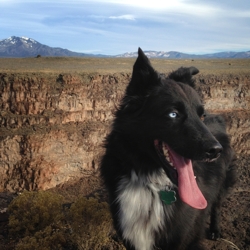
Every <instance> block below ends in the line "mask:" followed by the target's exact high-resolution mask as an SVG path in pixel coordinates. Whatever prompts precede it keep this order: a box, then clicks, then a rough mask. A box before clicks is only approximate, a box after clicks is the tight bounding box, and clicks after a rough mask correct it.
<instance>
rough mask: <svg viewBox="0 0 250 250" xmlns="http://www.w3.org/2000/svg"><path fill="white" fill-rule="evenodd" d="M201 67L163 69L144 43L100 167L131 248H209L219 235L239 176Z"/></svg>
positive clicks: (116, 222)
mask: <svg viewBox="0 0 250 250" xmlns="http://www.w3.org/2000/svg"><path fill="white" fill-rule="evenodd" d="M198 72H199V70H198V69H196V68H195V67H190V68H184V67H182V68H179V69H178V70H176V71H174V72H172V73H171V74H170V75H168V76H167V77H166V76H163V75H162V74H158V73H157V72H156V71H155V70H154V68H153V67H152V65H151V64H150V61H149V59H148V58H147V57H146V55H145V54H144V53H143V51H142V50H141V49H140V48H139V50H138V58H137V60H136V62H135V64H134V67H133V73H132V78H131V81H130V83H129V85H128V86H127V89H126V92H125V95H124V97H123V99H122V101H121V104H120V106H119V108H118V109H117V111H116V113H115V119H114V122H113V126H112V131H111V133H110V134H109V135H108V136H107V138H106V143H105V148H106V153H105V155H104V157H103V159H102V163H101V175H102V178H103V180H104V184H105V186H106V188H107V190H108V192H109V198H110V209H111V213H112V216H113V221H114V226H115V229H116V231H117V233H118V235H119V236H120V237H121V239H122V240H123V243H124V246H125V247H126V249H129V250H153V249H162V250H165V249H171V250H180V249H193V250H199V249H205V248H204V246H203V245H202V239H203V238H204V237H205V231H206V222H207V218H208V216H209V215H211V219H210V221H211V223H210V237H211V238H212V239H217V238H219V237H220V228H219V218H220V205H221V202H222V198H224V197H225V194H226V191H227V189H228V188H229V187H231V186H233V184H234V182H235V168H234V165H233V163H232V159H233V150H232V148H231V147H230V140H229V137H228V135H227V133H226V129H225V123H224V120H223V119H222V117H220V116H215V115H208V114H206V113H205V110H204V105H203V104H202V101H201V99H200V97H199V95H198V94H197V92H196V91H195V89H194V87H195V84H194V80H193V79H192V76H193V75H195V74H197V73H198Z"/></svg>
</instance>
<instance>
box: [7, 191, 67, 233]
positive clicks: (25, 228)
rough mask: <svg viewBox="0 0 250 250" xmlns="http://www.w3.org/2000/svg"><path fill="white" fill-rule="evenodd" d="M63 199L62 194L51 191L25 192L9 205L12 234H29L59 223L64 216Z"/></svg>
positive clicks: (10, 230)
mask: <svg viewBox="0 0 250 250" xmlns="http://www.w3.org/2000/svg"><path fill="white" fill-rule="evenodd" d="M62 200H63V197H62V196H60V195H57V194H54V193H50V192H44V191H39V192H28V191H25V192H23V193H22V194H21V195H20V196H19V197H17V198H16V199H14V200H13V201H12V202H11V204H10V205H9V207H8V211H9V214H10V216H9V232H10V234H11V235H12V236H18V237H22V236H29V235H33V234H34V233H35V232H38V231H40V230H43V229H45V228H46V227H47V226H49V225H51V224H52V223H57V222H58V221H60V220H61V219H62V217H63V213H62V209H61V207H62Z"/></svg>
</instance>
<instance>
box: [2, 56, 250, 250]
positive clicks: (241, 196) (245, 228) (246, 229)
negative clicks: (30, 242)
mask: <svg viewBox="0 0 250 250" xmlns="http://www.w3.org/2000/svg"><path fill="white" fill-rule="evenodd" d="M133 63H134V59H113V58H106V59H93V58H90V59H79V58H74V59H73V58H36V59H35V58H27V59H0V70H1V71H2V72H9V73H15V72H34V73H36V72H40V73H41V72H53V73H54V72H98V73H100V74H102V73H109V72H110V73H114V72H117V71H119V72H131V69H132V65H133ZM152 64H153V66H155V68H156V69H157V70H158V71H160V72H169V71H170V70H173V69H176V68H177V67H179V66H182V65H183V64H185V66H188V65H194V66H197V65H199V67H198V68H199V69H200V71H201V72H203V74H206V73H211V74H213V75H217V74H223V75H224V74H225V75H230V74H234V73H237V74H239V75H240V74H246V73H248V74H249V72H250V60H233V59H232V60H195V61H193V60H156V59H154V60H152ZM114 65H115V66H114ZM249 88H250V86H249ZM249 129H250V128H249ZM249 165H250V155H246V154H242V155H241V154H238V155H237V159H236V166H237V174H238V181H237V184H236V186H235V187H234V188H233V189H232V190H231V192H230V194H229V195H228V197H225V202H224V203H223V208H222V218H221V229H222V238H221V240H218V241H211V240H204V245H205V246H206V248H207V250H212V249H216V250H230V249H240V250H250V178H249V177H250V168H249ZM52 191H53V192H56V193H59V194H61V195H63V196H64V197H65V200H67V201H68V202H72V201H74V200H75V199H76V198H77V197H79V195H83V196H89V195H91V194H93V193H98V195H99V197H100V199H101V200H104V201H106V200H107V194H106V192H105V190H104V188H103V186H102V184H101V181H100V178H99V177H98V172H97V173H89V175H87V176H85V177H82V178H81V179H78V180H72V181H71V182H68V183H64V184H62V185H59V186H58V187H56V188H54V189H52ZM15 196H16V194H11V193H7V192H2V193H0V249H3V250H5V249H6V250H12V249H15V247H14V245H11V244H8V226H7V224H8V216H7V213H6V210H5V209H6V207H7V205H8V204H9V203H10V201H11V200H12V199H13V197H15ZM112 244H113V243H110V248H109V249H110V250H112V249H114V250H115V249H117V250H119V249H123V247H122V245H119V244H120V243H119V242H118V243H117V244H118V245H116V246H114V245H112Z"/></svg>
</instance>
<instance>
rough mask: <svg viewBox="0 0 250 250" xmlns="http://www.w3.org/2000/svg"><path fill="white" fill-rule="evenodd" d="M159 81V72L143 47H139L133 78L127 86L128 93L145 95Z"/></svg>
mask: <svg viewBox="0 0 250 250" xmlns="http://www.w3.org/2000/svg"><path fill="white" fill-rule="evenodd" d="M158 83H159V76H158V73H157V72H156V71H155V70H154V68H153V67H152V65H151V63H150V61H149V59H148V58H147V56H146V55H145V54H144V52H143V51H142V49H141V48H139V49H138V57H137V60H136V62H135V64H134V67H133V73H132V78H131V81H130V83H129V86H128V88H127V95H130V96H145V95H146V94H147V93H148V92H149V91H150V90H151V89H152V88H153V87H154V86H156V85H157V84H158Z"/></svg>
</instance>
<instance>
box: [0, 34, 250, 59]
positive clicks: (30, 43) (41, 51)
mask: <svg viewBox="0 0 250 250" xmlns="http://www.w3.org/2000/svg"><path fill="white" fill-rule="evenodd" d="M144 52H145V54H146V55H147V56H148V57H149V58H169V59H188V58H189V59H195V58H205V59H206V58H250V51H247V52H220V53H214V54H205V55H195V54H185V53H181V52H176V51H169V52H164V51H153V50H149V51H144ZM38 55H40V56H66V57H67V56H68V57H111V56H108V55H94V54H84V53H77V52H73V51H70V50H67V49H62V48H52V47H49V46H47V45H44V44H41V43H39V42H37V41H35V40H34V39H31V38H27V37H16V36H12V37H9V38H7V39H3V40H0V57H36V56H38ZM113 57H137V52H127V53H124V54H121V55H117V56H113Z"/></svg>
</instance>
